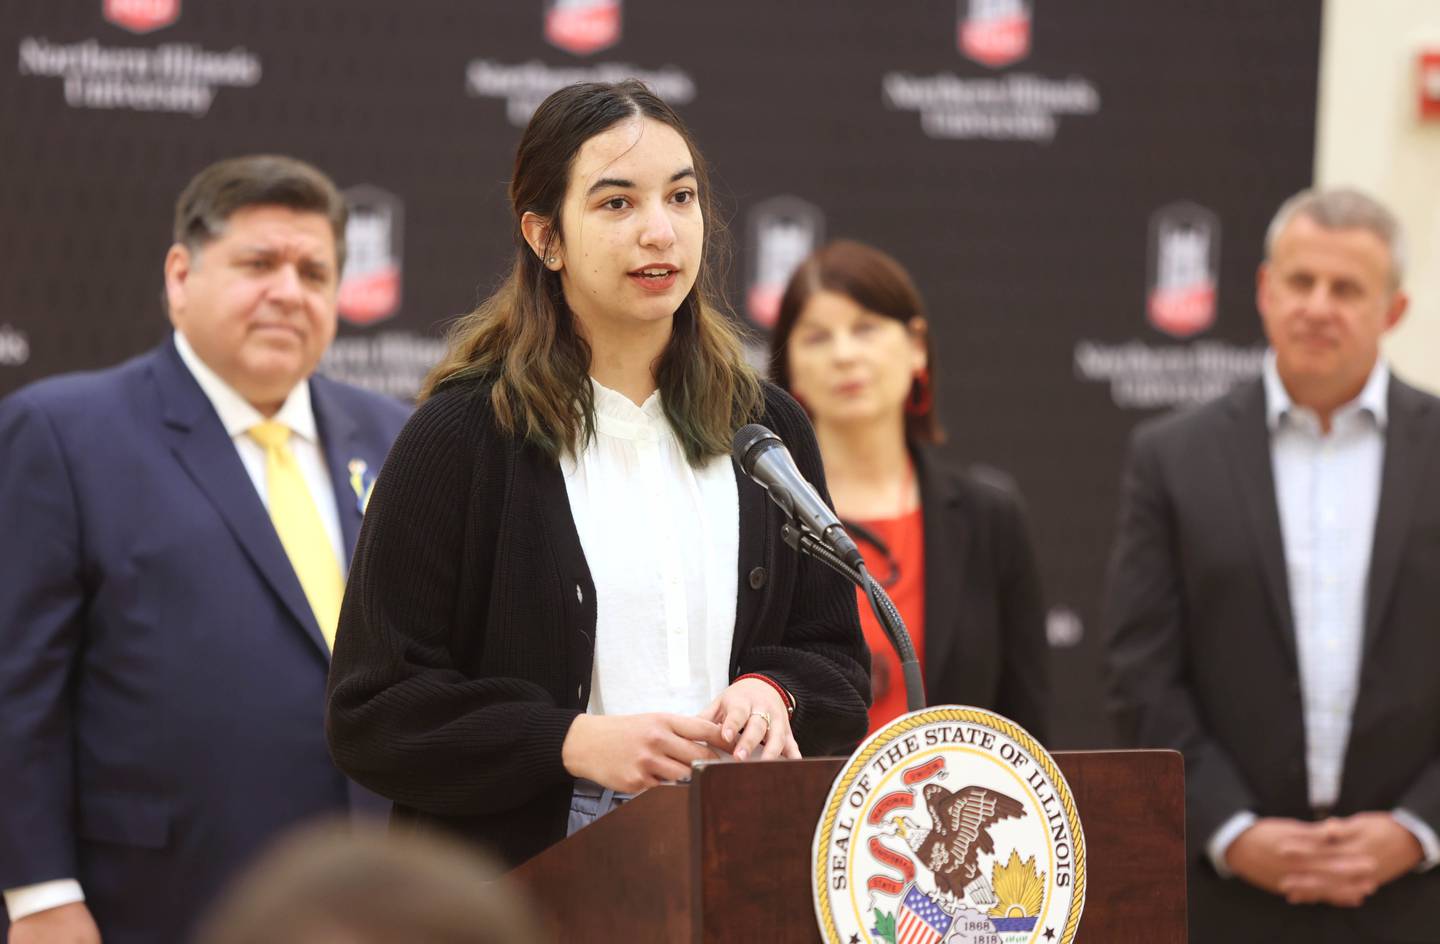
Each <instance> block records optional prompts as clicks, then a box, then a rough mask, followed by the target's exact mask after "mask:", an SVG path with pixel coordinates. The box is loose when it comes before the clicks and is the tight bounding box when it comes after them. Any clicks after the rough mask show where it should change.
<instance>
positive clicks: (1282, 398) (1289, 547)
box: [1207, 351, 1440, 874]
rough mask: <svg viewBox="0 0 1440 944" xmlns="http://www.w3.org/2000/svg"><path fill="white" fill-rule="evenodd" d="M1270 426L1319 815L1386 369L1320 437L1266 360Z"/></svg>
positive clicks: (1364, 554)
mask: <svg viewBox="0 0 1440 944" xmlns="http://www.w3.org/2000/svg"><path fill="white" fill-rule="evenodd" d="M1264 383H1265V419H1266V423H1267V425H1268V426H1269V428H1270V458H1271V465H1272V468H1273V469H1274V473H1275V500H1276V507H1277V508H1278V510H1279V513H1280V534H1281V539H1282V541H1283V544H1284V548H1285V566H1286V576H1287V578H1288V583H1289V590H1290V608H1291V612H1292V615H1293V617H1294V622H1295V652H1296V656H1297V658H1298V661H1299V669H1300V697H1301V706H1302V710H1303V714H1304V721H1305V762H1306V773H1307V774H1308V777H1307V783H1308V786H1309V794H1310V796H1309V798H1310V805H1311V806H1312V807H1313V808H1315V809H1317V810H1322V809H1326V808H1329V807H1331V806H1333V805H1334V804H1335V800H1336V798H1338V797H1339V795H1340V774H1341V771H1342V770H1343V769H1344V766H1345V749H1346V745H1347V744H1348V743H1349V740H1350V722H1351V717H1352V714H1353V712H1354V709H1355V696H1356V694H1357V693H1358V689H1359V680H1360V662H1361V654H1362V653H1361V650H1362V647H1363V645H1364V632H1365V589H1366V586H1367V583H1368V580H1369V576H1370V551H1371V548H1372V546H1373V545H1374V536H1375V516H1376V512H1377V510H1378V509H1379V506H1380V477H1381V472H1382V470H1383V468H1384V463H1385V428H1386V422H1387V420H1388V418H1389V417H1388V412H1387V397H1388V394H1389V390H1390V369H1389V367H1388V366H1387V364H1386V363H1385V361H1384V359H1383V358H1382V359H1380V360H1378V361H1377V362H1376V364H1375V367H1374V368H1373V369H1372V370H1371V372H1370V377H1369V379H1368V380H1367V381H1366V383H1365V386H1364V388H1363V389H1362V390H1361V391H1360V394H1359V396H1357V397H1356V398H1355V399H1354V400H1352V401H1350V402H1349V403H1347V404H1345V405H1344V406H1342V407H1340V408H1339V409H1338V410H1336V411H1335V412H1334V414H1333V415H1332V416H1331V419H1330V431H1329V432H1328V433H1326V432H1324V431H1323V430H1322V428H1321V425H1320V418H1319V416H1318V415H1316V413H1315V411H1313V410H1311V409H1309V408H1307V407H1303V406H1298V405H1296V404H1295V403H1294V402H1293V401H1292V400H1291V399H1290V395H1289V393H1288V392H1287V391H1286V389H1285V385H1284V383H1283V382H1282V381H1281V380H1280V374H1279V372H1278V371H1277V370H1276V367H1275V354H1274V352H1273V351H1272V352H1270V353H1268V354H1267V355H1266V357H1265V366H1264ZM1392 812H1393V813H1394V815H1395V817H1396V819H1397V820H1398V821H1399V822H1400V823H1401V825H1403V826H1404V827H1405V828H1406V829H1408V830H1410V831H1411V832H1412V833H1414V834H1415V836H1416V838H1417V839H1418V840H1419V841H1420V844H1421V846H1422V847H1423V848H1424V850H1425V864H1427V865H1428V864H1433V863H1434V862H1435V861H1436V860H1437V858H1440V843H1437V841H1436V836H1435V833H1434V831H1433V830H1431V829H1430V827H1429V826H1427V825H1426V824H1425V823H1424V822H1423V821H1422V820H1420V819H1419V818H1418V817H1416V816H1414V815H1413V814H1412V813H1410V812H1408V811H1406V810H1395V811H1392ZM1255 819H1256V817H1255V814H1254V813H1253V812H1242V813H1237V814H1236V815H1235V816H1234V817H1231V819H1229V820H1227V821H1226V822H1225V823H1224V824H1223V825H1222V826H1221V827H1220V829H1218V830H1217V831H1216V832H1215V834H1214V836H1212V837H1211V839H1210V842H1209V843H1208V844H1207V847H1208V851H1209V853H1210V857H1211V860H1212V862H1214V864H1215V867H1216V868H1217V869H1218V870H1220V872H1221V874H1225V873H1226V871H1227V870H1226V868H1225V852H1226V851H1227V850H1228V849H1229V846H1230V843H1231V842H1233V841H1234V840H1235V839H1236V838H1238V837H1239V835H1240V834H1241V833H1242V832H1244V831H1245V830H1246V829H1248V828H1249V827H1250V826H1251V825H1252V824H1253V823H1254V822H1255Z"/></svg>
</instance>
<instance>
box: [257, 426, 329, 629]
mask: <svg viewBox="0 0 1440 944" xmlns="http://www.w3.org/2000/svg"><path fill="white" fill-rule="evenodd" d="M250 438H252V439H254V440H255V441H256V442H258V443H259V444H260V445H262V446H264V447H265V490H266V493H267V494H268V495H269V497H270V520H271V522H273V523H274V525H275V533H276V534H278V535H279V536H280V543H281V544H282V545H284V546H285V554H286V555H287V556H288V557H289V558H290V566H292V567H294V568H295V576H297V577H299V578H300V586H301V588H302V589H304V591H305V599H307V600H309V601H310V609H312V610H314V611H315V620H316V622H318V623H319V624H320V633H321V635H323V636H324V637H325V645H327V646H329V647H330V648H331V649H334V648H335V627H336V625H337V624H338V623H339V622H340V599H341V598H342V597H343V596H344V595H345V576H344V575H343V574H342V573H340V563H339V561H337V560H336V559H335V548H334V545H332V544H331V543H330V537H329V535H327V534H326V533H325V525H324V523H323V522H321V520H320V511H319V509H317V508H316V507H315V500H314V499H313V498H312V497H311V495H310V490H309V489H308V488H306V487H305V477H304V476H303V475H301V474H300V466H299V465H298V464H297V463H296V461H295V453H293V452H291V451H290V429H289V427H287V426H285V425H284V424H283V423H277V422H275V421H274V420H266V421H265V422H263V423H259V424H256V425H255V426H252V427H251V428H250Z"/></svg>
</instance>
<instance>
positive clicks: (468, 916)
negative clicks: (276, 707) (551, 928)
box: [195, 823, 552, 944]
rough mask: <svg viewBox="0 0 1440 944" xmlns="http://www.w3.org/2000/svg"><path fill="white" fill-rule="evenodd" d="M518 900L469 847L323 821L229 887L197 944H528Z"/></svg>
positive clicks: (537, 936)
mask: <svg viewBox="0 0 1440 944" xmlns="http://www.w3.org/2000/svg"><path fill="white" fill-rule="evenodd" d="M551 939H552V938H551V937H550V936H548V935H546V934H544V933H543V932H542V930H541V924H540V923H539V922H537V921H536V920H535V919H534V917H533V916H532V913H531V911H530V909H529V908H528V907H527V903H526V900H525V898H524V896H523V895H522V894H521V893H520V891H519V890H518V889H516V888H515V887H514V886H513V885H511V883H510V882H509V881H507V880H505V879H503V878H502V877H501V876H500V871H499V869H498V867H496V866H495V865H494V864H492V863H491V862H490V860H488V859H487V858H485V857H483V856H481V855H479V854H477V853H476V852H474V851H473V850H471V849H470V848H468V847H465V846H462V845H459V844H457V843H454V842H452V841H449V840H446V839H444V838H443V837H437V836H434V835H430V834H425V833H395V832H387V831H385V830H384V829H383V828H380V827H373V828H364V829H356V828H355V827H353V826H352V825H351V824H349V823H327V824H322V825H319V826H312V827H308V828H305V829H301V830H299V831H297V832H295V833H292V834H291V835H289V836H288V837H286V838H285V839H283V840H281V841H280V842H279V843H277V844H276V845H275V846H274V847H272V848H271V850H270V851H269V852H268V853H267V854H265V855H264V856H262V857H261V858H260V859H259V860H258V861H257V862H256V863H255V864H254V865H253V866H252V867H251V868H250V869H249V871H248V872H246V873H245V874H244V875H243V876H242V877H241V878H240V880H239V881H237V882H236V883H235V884H234V885H232V886H231V888H230V889H229V891H228V892H227V893H226V894H225V895H224V896H223V897H222V899H221V901H220V902H219V903H218V904H217V905H216V907H215V908H214V909H212V911H211V913H210V915H209V917H208V919H207V920H206V921H205V922H204V923H203V924H202V926H201V929H200V932H199V934H198V935H197V936H196V938H195V944H530V942H534V941H548V940H551Z"/></svg>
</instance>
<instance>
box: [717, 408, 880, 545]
mask: <svg viewBox="0 0 1440 944" xmlns="http://www.w3.org/2000/svg"><path fill="white" fill-rule="evenodd" d="M730 454H731V455H732V456H734V457H735V461H736V462H738V463H740V469H741V470H742V471H743V472H744V473H745V474H746V475H748V476H750V478H752V479H754V480H755V482H756V483H757V484H759V485H760V486H761V487H763V488H764V489H765V491H767V492H769V493H770V497H771V498H772V499H774V500H775V504H777V505H779V506H780V508H781V509H782V510H783V511H784V512H785V514H787V515H789V516H790V517H791V518H794V519H796V520H798V521H799V522H800V523H801V524H802V525H804V526H805V527H806V528H808V529H809V530H810V531H812V532H814V533H815V535H816V536H817V537H818V538H819V539H820V540H821V541H823V542H824V543H825V544H827V545H828V546H829V547H830V548H832V549H833V550H834V551H835V552H836V553H837V554H839V555H840V557H841V558H842V559H843V560H844V561H845V563H847V564H849V565H850V566H851V567H853V568H855V569H856V570H859V569H860V568H862V567H864V566H865V559H864V558H863V557H861V556H860V549H859V548H857V547H856V546H855V542H854V541H852V540H850V536H849V535H848V534H846V533H845V528H844V527H843V526H842V525H841V524H840V519H839V518H837V517H835V512H833V511H831V510H830V508H829V506H827V505H826V504H825V503H824V502H823V501H821V500H820V496H819V495H818V494H816V492H815V489H814V488H812V487H811V485H810V483H809V482H807V481H805V476H803V475H801V474H800V470H799V469H797V468H796V467H795V460H794V459H793V458H791V456H790V450H789V449H786V448H785V444H784V443H783V442H781V441H780V437H779V436H776V435H775V434H774V433H772V432H770V430H768V429H766V428H765V427H763V426H761V425H760V424H759V423H751V424H750V425H748V426H742V427H740V429H739V430H737V431H736V433H735V438H734V439H732V440H731V441H730Z"/></svg>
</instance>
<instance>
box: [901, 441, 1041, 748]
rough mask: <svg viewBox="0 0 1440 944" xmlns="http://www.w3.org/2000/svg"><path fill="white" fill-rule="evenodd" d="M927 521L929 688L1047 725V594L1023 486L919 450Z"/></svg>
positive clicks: (1030, 726)
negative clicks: (1018, 487)
mask: <svg viewBox="0 0 1440 944" xmlns="http://www.w3.org/2000/svg"><path fill="white" fill-rule="evenodd" d="M913 458H914V460H915V471H916V476H917V478H918V480H919V484H920V508H921V517H922V520H923V522H924V527H925V695H926V700H927V701H928V702H929V703H930V704H932V705H946V704H958V705H975V706H976V707H979V708H989V709H991V710H993V711H998V712H999V713H1000V714H1002V715H1004V716H1005V717H1007V718H1009V719H1010V720H1012V721H1014V722H1015V723H1017V724H1019V725H1020V726H1021V727H1023V728H1025V730H1027V731H1029V732H1030V733H1031V734H1032V735H1034V736H1035V738H1036V739H1038V740H1039V741H1041V742H1042V743H1043V742H1044V741H1045V740H1046V739H1047V738H1048V736H1049V730H1050V718H1049V711H1050V653H1049V649H1048V648H1047V646H1046V641H1045V603H1044V599H1043V596H1042V594H1041V591H1040V575H1039V572H1038V570H1037V569H1036V566H1035V554H1034V551H1033V550H1032V548H1031V545H1030V536H1029V532H1028V530H1027V528H1026V524H1025V512H1024V508H1023V506H1022V504H1021V500H1020V495H1019V493H1018V491H1017V490H1016V489H1015V487H1014V485H1013V484H1012V483H1011V482H1010V480H1009V478H1008V477H1006V476H1005V475H1004V474H1003V473H1000V472H998V471H996V470H994V469H987V468H984V467H975V468H972V469H970V470H968V471H966V470H961V469H958V468H954V467H951V466H947V465H945V464H943V463H941V462H940V461H939V460H938V458H937V457H936V456H935V455H934V453H932V452H930V451H929V450H926V449H917V450H915V451H914V453H913Z"/></svg>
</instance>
